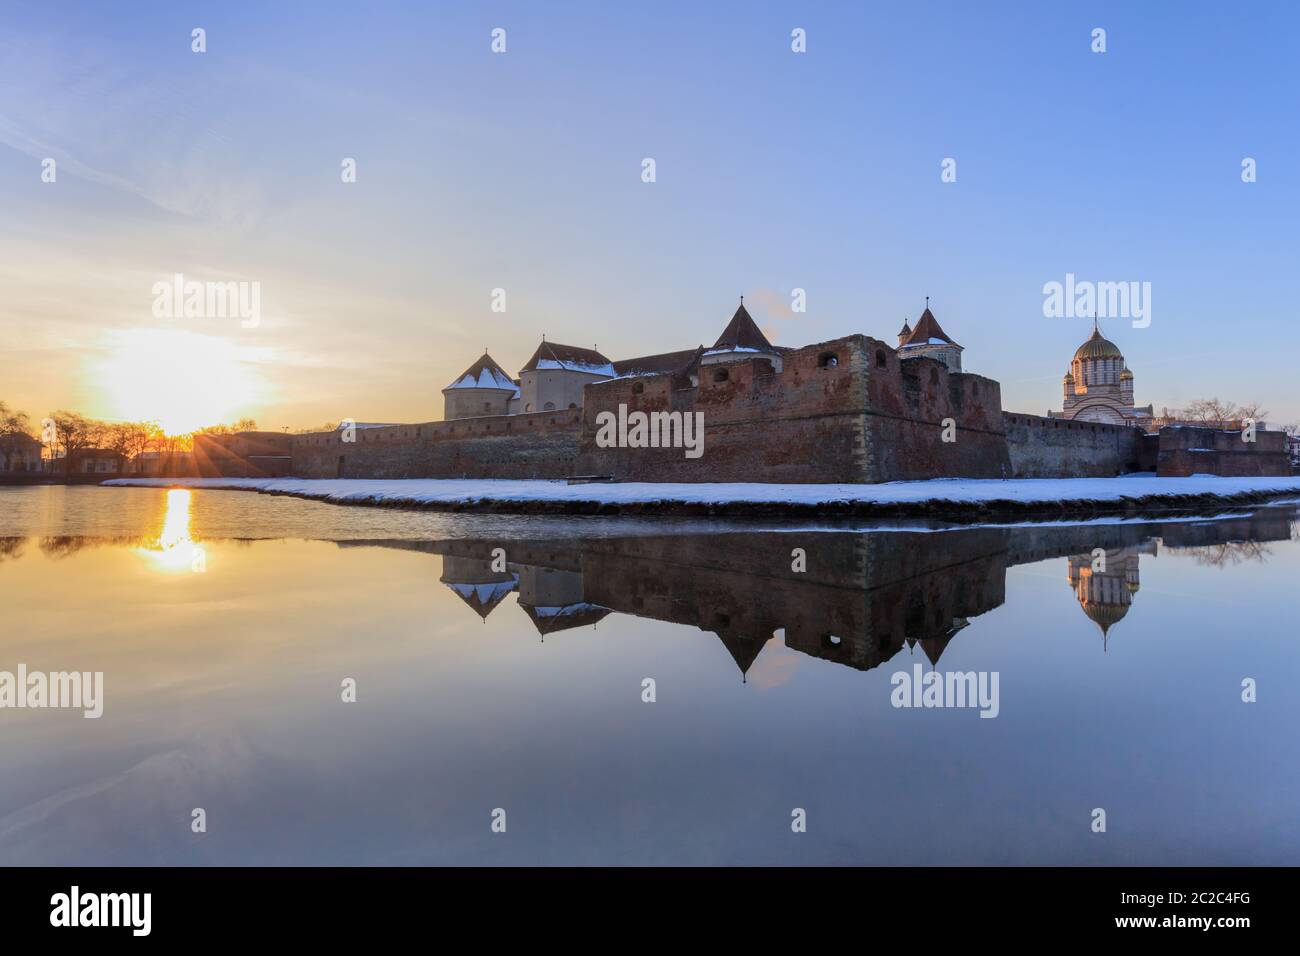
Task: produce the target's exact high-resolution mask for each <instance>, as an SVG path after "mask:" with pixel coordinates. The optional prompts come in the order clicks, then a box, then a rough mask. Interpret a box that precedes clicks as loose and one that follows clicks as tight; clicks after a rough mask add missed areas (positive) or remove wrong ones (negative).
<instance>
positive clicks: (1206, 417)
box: [1174, 397, 1268, 424]
mask: <svg viewBox="0 0 1300 956" xmlns="http://www.w3.org/2000/svg"><path fill="white" fill-rule="evenodd" d="M1174 414H1175V416H1176V417H1178V418H1181V419H1183V420H1184V421H1189V422H1205V423H1207V424H1211V423H1213V424H1224V423H1229V422H1238V421H1241V420H1242V419H1244V418H1250V419H1253V420H1254V421H1255V422H1262V421H1263V420H1264V419H1265V418H1267V417H1268V411H1267V410H1266V409H1265V408H1264V407H1263V406H1262V405H1260V403H1259V402H1247V403H1246V404H1245V405H1238V404H1237V403H1236V402H1225V401H1222V400H1221V399H1219V398H1218V397H1215V398H1198V399H1197V400H1196V401H1194V402H1192V403H1190V404H1189V405H1187V407H1186V408H1180V409H1176V410H1175V412H1174Z"/></svg>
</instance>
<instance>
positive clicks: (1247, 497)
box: [104, 474, 1300, 517]
mask: <svg viewBox="0 0 1300 956" xmlns="http://www.w3.org/2000/svg"><path fill="white" fill-rule="evenodd" d="M104 484H106V485H131V486H136V487H140V486H143V487H161V488H176V487H184V488H217V489H236V490H244V491H259V492H264V493H267V494H280V495H294V496H298V497H303V498H312V499H317V500H321V501H329V502H334V503H336V504H358V505H378V506H392V507H424V508H437V509H444V510H456V511H461V510H467V511H474V510H483V511H517V512H529V513H549V514H650V513H663V514H705V513H707V514H715V515H717V514H736V515H761V514H768V515H770V514H777V513H781V512H789V513H792V514H808V513H810V512H816V513H819V514H842V515H865V514H890V515H906V514H931V515H955V516H962V517H970V516H972V515H979V516H981V517H989V516H991V515H994V514H997V513H1015V514H1026V513H1033V514H1044V515H1050V514H1060V513H1088V514H1096V513H1107V512H1109V513H1114V512H1116V511H1131V510H1135V509H1139V508H1142V509H1147V508H1149V509H1157V510H1161V509H1171V508H1191V507H1203V506H1214V505H1218V504H1223V505H1227V504H1233V503H1243V502H1251V501H1263V500H1267V499H1269V498H1274V497H1279V496H1283V495H1294V494H1297V493H1300V476H1295V477H1288V478H1220V477H1216V476H1213V475H1193V476H1192V477H1190V478H1157V477H1156V476H1155V475H1149V474H1148V475H1126V476H1123V477H1119V478H1060V479H1055V478H1051V479H1013V480H1009V481H998V480H987V479H960V478H958V479H940V480H935V481H899V482H890V483H887V484H880V485H850V484H842V485H778V484H757V483H755V484H741V483H735V484H668V483H664V484H659V483H649V482H626V483H610V484H601V483H596V484H576V485H570V484H567V483H566V482H563V481H511V480H501V479H464V480H461V479H435V478H411V479H405V480H394V481H385V480H368V479H354V478H339V479H329V478H326V479H304V478H118V479H113V480H110V481H106V482H104Z"/></svg>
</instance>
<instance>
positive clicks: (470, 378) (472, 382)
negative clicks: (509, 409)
mask: <svg viewBox="0 0 1300 956" xmlns="http://www.w3.org/2000/svg"><path fill="white" fill-rule="evenodd" d="M447 388H448V389H452V388H495V389H499V390H501V391H508V392H514V393H515V394H516V395H517V394H519V387H518V386H517V385H515V383H514V381H513V380H512V379H511V378H510V376H509V375H507V374H506V371H505V369H503V368H502V367H501V366H500V365H498V364H497V363H496V362H495V361H493V359H492V356H490V355H488V354H487V352H484V353H483V354H482V355H481V356H479V360H478V361H477V362H475V363H474V364H473V365H471V366H470V367H469V368H467V369H465V371H463V372H461V374H460V378H458V379H456V381H454V382H452V383H451V384H450V385H448V386H447ZM444 391H445V389H444Z"/></svg>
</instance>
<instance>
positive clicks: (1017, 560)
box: [386, 509, 1290, 675]
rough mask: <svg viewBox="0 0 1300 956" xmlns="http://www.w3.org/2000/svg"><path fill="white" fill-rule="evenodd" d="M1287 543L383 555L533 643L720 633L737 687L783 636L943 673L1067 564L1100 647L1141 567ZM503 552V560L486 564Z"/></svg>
mask: <svg viewBox="0 0 1300 956" xmlns="http://www.w3.org/2000/svg"><path fill="white" fill-rule="evenodd" d="M1274 510H1275V511H1276V510H1279V509H1274ZM796 537H797V538H798V539H799V541H798V542H794V541H793V539H794V538H796ZM1289 537H1290V522H1289V520H1288V519H1287V518H1286V517H1285V516H1284V515H1283V516H1278V515H1276V514H1270V513H1269V512H1268V511H1267V510H1265V511H1261V512H1260V513H1259V514H1258V515H1254V516H1250V517H1240V518H1232V519H1228V520H1223V521H1201V522H1194V523H1186V522H1183V523H1179V522H1178V521H1176V520H1173V521H1168V522H1152V523H1146V524H1137V523H1135V524H1116V525H1100V526H1099V525H1075V526H1056V525H1044V526H1038V527H1035V526H1027V527H1016V528H987V527H983V528H981V527H976V528H968V529H960V530H949V531H944V532H942V533H915V532H890V533H882V532H874V533H847V532H846V533H814V532H809V533H807V534H802V535H792V534H788V533H785V534H778V533H768V532H736V533H731V534H708V535H665V536H642V537H625V538H612V537H608V538H591V539H578V538H568V539H560V540H547V541H513V542H508V543H505V544H504V545H503V544H502V543H501V542H499V541H474V540H464V539H457V540H448V541H433V542H400V543H399V542H392V543H387V542H386V544H389V545H390V546H392V547H403V548H411V549H415V550H421V551H431V552H434V553H438V554H440V555H442V557H443V573H442V581H443V583H445V584H446V585H448V587H450V588H451V589H452V590H453V591H455V592H456V594H457V595H458V596H459V597H460V598H461V599H462V600H463V601H464V602H465V603H466V604H467V605H469V607H470V608H472V609H473V610H474V612H475V613H476V614H478V615H479V616H480V617H481V618H483V619H484V620H486V618H487V617H488V615H489V614H491V613H493V611H494V610H495V609H496V608H497V606H498V605H500V604H501V603H502V602H503V600H504V599H505V597H506V596H507V595H509V594H512V593H513V594H515V595H516V602H515V603H516V604H517V605H518V607H519V610H520V611H522V612H523V614H524V615H525V616H527V618H528V619H529V621H530V623H531V624H532V627H533V629H534V630H536V632H537V633H538V635H539V636H540V637H541V639H542V640H545V639H546V638H547V637H549V636H550V635H552V634H556V633H561V632H564V631H568V630H571V629H574V628H580V627H588V626H593V625H595V624H597V623H598V622H600V621H601V620H602V619H604V618H605V617H606V616H607V615H609V614H610V613H611V612H617V613H621V614H629V615H633V616H635V617H641V618H649V619H652V620H657V621H665V622H670V623H674V624H680V625H685V626H689V627H696V628H699V629H700V630H702V631H707V632H709V633H712V634H714V635H716V636H717V638H718V639H719V640H720V642H721V643H722V645H723V647H724V648H725V649H726V651H727V653H728V654H729V655H730V657H731V659H732V660H733V661H734V662H735V664H736V666H737V667H738V668H739V669H740V671H741V674H742V675H744V674H745V673H746V672H748V671H749V669H750V667H751V666H752V665H753V664H754V662H755V660H756V659H757V658H758V657H759V656H760V654H761V653H762V651H763V649H764V647H766V646H767V644H768V642H769V641H771V640H772V639H773V638H774V637H777V636H780V637H782V638H783V640H784V644H785V646H786V647H787V648H789V649H792V650H796V651H799V652H801V653H804V654H807V655H809V656H812V657H818V658H822V659H824V660H828V661H832V662H835V663H838V664H843V665H845V666H848V667H853V668H857V669H859V670H867V669H870V668H873V667H877V666H879V665H880V664H882V663H884V662H886V661H888V660H890V659H891V658H893V657H894V656H895V655H896V654H898V653H900V652H904V651H906V652H908V653H920V654H923V655H924V657H925V659H926V660H928V661H929V662H930V663H931V664H932V665H934V666H937V665H938V663H939V660H940V658H941V657H942V656H943V655H944V653H945V652H946V650H947V648H948V647H949V646H950V644H951V642H952V641H953V640H954V638H955V637H956V636H957V635H958V634H959V633H961V632H962V630H963V629H964V628H966V626H967V624H968V623H969V620H970V619H971V618H974V617H977V616H978V615H980V614H984V613H986V612H988V611H991V610H993V609H995V608H997V607H999V606H1001V605H1002V603H1003V602H1004V600H1005V580H1006V572H1007V569H1008V568H1009V567H1013V566H1015V565H1019V564H1031V563H1036V562H1041V561H1046V560H1051V559H1056V560H1059V559H1061V558H1065V559H1066V560H1067V567H1068V575H1069V582H1070V587H1071V590H1072V591H1073V592H1074V596H1075V598H1076V599H1077V600H1078V603H1079V607H1080V608H1081V609H1082V611H1083V613H1084V614H1085V615H1086V616H1087V617H1088V618H1089V619H1090V620H1091V621H1092V622H1093V623H1095V625H1096V626H1097V628H1098V629H1099V630H1100V632H1101V636H1102V646H1103V649H1104V648H1105V646H1106V641H1107V640H1108V637H1109V635H1110V631H1111V629H1112V628H1114V627H1115V625H1116V624H1118V623H1119V622H1120V621H1121V620H1123V619H1124V618H1125V616H1126V615H1127V614H1128V613H1129V611H1130V610H1131V609H1132V605H1133V600H1134V597H1135V596H1136V595H1137V592H1138V589H1139V585H1140V581H1139V571H1138V568H1139V561H1140V559H1141V556H1142V555H1148V556H1150V555H1155V554H1156V553H1157V547H1159V548H1161V549H1173V550H1179V549H1184V548H1200V547H1206V546H1212V547H1221V546H1224V544H1225V543H1226V542H1241V541H1269V540H1286V539H1289ZM796 544H797V545H798V546H800V547H802V548H804V549H805V550H806V554H807V564H806V568H805V569H804V570H803V571H795V570H794V569H793V568H792V561H791V551H792V548H793V547H794V546H795V545H796ZM498 547H504V548H505V550H506V551H507V552H508V557H507V558H506V559H504V560H498V561H497V562H496V563H495V565H494V562H493V560H492V553H493V551H494V549H496V548H498ZM1103 556H1104V560H1103ZM514 613H518V612H514Z"/></svg>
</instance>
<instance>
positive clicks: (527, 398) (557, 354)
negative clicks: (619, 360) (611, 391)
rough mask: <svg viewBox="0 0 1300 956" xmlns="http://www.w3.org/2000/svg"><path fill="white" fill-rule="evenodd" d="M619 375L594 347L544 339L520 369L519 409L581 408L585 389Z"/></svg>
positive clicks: (535, 410)
mask: <svg viewBox="0 0 1300 956" xmlns="http://www.w3.org/2000/svg"><path fill="white" fill-rule="evenodd" d="M617 374H618V373H616V372H615V371H614V363H612V362H611V361H610V360H609V359H607V358H605V356H603V355H601V354H600V353H599V352H597V351H596V350H595V349H584V348H581V347H579V346H576V345H561V344H560V343H559V342H548V341H546V340H545V339H542V344H541V345H539V346H537V351H536V352H534V353H533V357H532V358H530V359H529V360H528V362H527V364H525V365H524V367H523V368H521V369H520V370H519V390H520V408H519V411H521V412H550V411H557V410H560V409H566V408H581V407H582V390H583V388H585V387H586V386H588V385H590V384H591V383H592V382H603V381H605V380H606V379H610V378H615V377H616V376H617Z"/></svg>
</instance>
